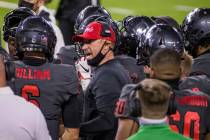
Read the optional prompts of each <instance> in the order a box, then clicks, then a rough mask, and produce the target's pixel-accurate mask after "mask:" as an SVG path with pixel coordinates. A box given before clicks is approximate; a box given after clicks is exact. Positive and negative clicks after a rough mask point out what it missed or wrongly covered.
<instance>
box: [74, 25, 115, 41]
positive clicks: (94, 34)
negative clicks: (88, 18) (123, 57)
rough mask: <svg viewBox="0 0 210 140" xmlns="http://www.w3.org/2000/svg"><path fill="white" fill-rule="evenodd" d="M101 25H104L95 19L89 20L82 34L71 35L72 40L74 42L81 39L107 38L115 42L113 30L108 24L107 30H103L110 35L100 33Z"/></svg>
mask: <svg viewBox="0 0 210 140" xmlns="http://www.w3.org/2000/svg"><path fill="white" fill-rule="evenodd" d="M103 26H104V25H103V23H100V22H96V21H94V22H91V23H90V24H88V26H87V27H86V29H85V31H84V32H83V34H80V35H75V36H73V37H72V40H73V41H75V42H83V40H86V39H88V40H97V39H104V40H109V41H111V42H113V43H115V42H116V36H115V32H114V31H113V29H112V28H111V27H110V26H109V30H106V31H105V32H108V33H109V34H110V36H102V35H101V33H102V30H103Z"/></svg>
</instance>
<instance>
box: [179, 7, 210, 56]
mask: <svg viewBox="0 0 210 140" xmlns="http://www.w3.org/2000/svg"><path fill="white" fill-rule="evenodd" d="M182 32H183V36H184V40H185V49H186V50H187V51H188V52H189V53H190V54H191V55H192V56H193V57H196V53H195V51H196V48H197V47H198V46H199V45H201V46H205V45H206V44H209V43H210V8H196V9H194V10H193V11H191V12H190V13H189V14H188V15H187V16H186V17H185V19H184V21H183V23H182Z"/></svg>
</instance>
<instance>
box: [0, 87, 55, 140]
mask: <svg viewBox="0 0 210 140" xmlns="http://www.w3.org/2000/svg"><path fill="white" fill-rule="evenodd" d="M0 110H1V115H0V124H1V125H0V140H51V137H50V135H49V131H48V129H47V124H46V121H45V119H44V116H43V115H42V113H41V111H40V110H39V108H37V107H36V106H35V105H33V104H32V103H29V102H27V101H26V100H25V99H23V98H22V97H19V96H16V95H14V93H13V92H12V90H11V89H10V88H9V87H1V88H0Z"/></svg>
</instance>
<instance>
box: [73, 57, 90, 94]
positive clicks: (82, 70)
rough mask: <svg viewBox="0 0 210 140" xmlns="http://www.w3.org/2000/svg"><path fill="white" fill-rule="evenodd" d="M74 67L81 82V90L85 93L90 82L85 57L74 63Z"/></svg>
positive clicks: (88, 68) (88, 67)
mask: <svg viewBox="0 0 210 140" xmlns="http://www.w3.org/2000/svg"><path fill="white" fill-rule="evenodd" d="M75 66H76V70H77V73H78V75H79V79H80V81H81V86H82V89H83V91H85V90H86V88H87V86H88V84H89V82H90V74H91V67H90V66H89V65H88V64H87V59H86V58H85V57H81V58H80V59H79V60H78V61H77V62H76V63H75Z"/></svg>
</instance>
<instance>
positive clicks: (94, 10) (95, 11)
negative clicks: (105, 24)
mask: <svg viewBox="0 0 210 140" xmlns="http://www.w3.org/2000/svg"><path fill="white" fill-rule="evenodd" d="M92 15H100V16H106V17H109V18H111V15H110V13H109V12H108V11H107V10H106V9H105V8H103V7H101V6H94V5H89V6H87V7H85V8H84V9H83V10H82V11H81V12H80V13H79V14H78V16H77V18H76V21H75V25H74V30H75V33H77V32H78V30H79V27H80V24H81V23H83V21H84V20H85V19H86V18H87V17H89V16H92Z"/></svg>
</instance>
